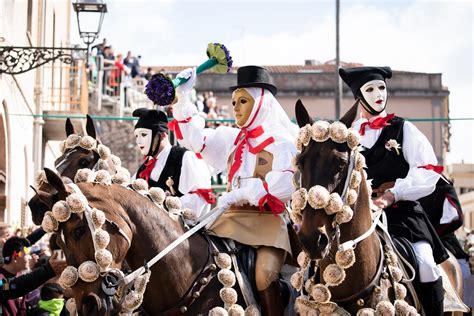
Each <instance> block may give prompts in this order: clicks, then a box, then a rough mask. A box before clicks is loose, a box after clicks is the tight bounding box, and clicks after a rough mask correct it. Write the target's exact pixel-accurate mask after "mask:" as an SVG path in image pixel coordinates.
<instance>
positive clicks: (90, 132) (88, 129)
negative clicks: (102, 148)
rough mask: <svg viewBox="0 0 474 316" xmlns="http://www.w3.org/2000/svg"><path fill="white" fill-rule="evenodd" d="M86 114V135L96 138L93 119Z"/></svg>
mask: <svg viewBox="0 0 474 316" xmlns="http://www.w3.org/2000/svg"><path fill="white" fill-rule="evenodd" d="M86 116H87V123H86V132H87V135H89V136H90V137H92V138H94V139H96V132H95V126H94V121H93V120H92V117H90V115H89V114H87V115H86Z"/></svg>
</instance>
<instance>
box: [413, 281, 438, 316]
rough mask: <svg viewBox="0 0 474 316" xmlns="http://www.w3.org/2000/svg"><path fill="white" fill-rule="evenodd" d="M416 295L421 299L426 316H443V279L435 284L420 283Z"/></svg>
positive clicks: (434, 282)
mask: <svg viewBox="0 0 474 316" xmlns="http://www.w3.org/2000/svg"><path fill="white" fill-rule="evenodd" d="M416 294H417V295H418V298H419V299H420V302H421V305H422V306H423V310H424V311H425V315H427V316H438V315H443V311H444V306H443V301H444V290H443V280H442V278H441V277H440V278H439V279H438V280H436V281H433V282H428V283H419V284H418V291H417V293H416Z"/></svg>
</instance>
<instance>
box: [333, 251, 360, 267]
mask: <svg viewBox="0 0 474 316" xmlns="http://www.w3.org/2000/svg"><path fill="white" fill-rule="evenodd" d="M355 261H356V257H355V253H354V249H352V248H350V249H347V250H345V251H338V252H336V264H337V265H338V266H340V267H341V268H343V269H348V268H350V267H352V266H353V265H354V263H355Z"/></svg>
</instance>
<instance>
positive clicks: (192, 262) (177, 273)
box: [38, 169, 245, 315]
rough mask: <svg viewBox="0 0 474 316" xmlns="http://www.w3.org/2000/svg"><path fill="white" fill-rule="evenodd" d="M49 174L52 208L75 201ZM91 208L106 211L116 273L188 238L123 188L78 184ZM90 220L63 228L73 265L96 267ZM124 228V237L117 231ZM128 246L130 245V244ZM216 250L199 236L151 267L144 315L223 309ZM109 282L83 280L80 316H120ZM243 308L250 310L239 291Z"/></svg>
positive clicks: (75, 218) (78, 287) (75, 219)
mask: <svg viewBox="0 0 474 316" xmlns="http://www.w3.org/2000/svg"><path fill="white" fill-rule="evenodd" d="M45 174H46V177H47V180H48V185H50V186H51V187H52V188H54V190H55V191H56V192H57V194H54V195H51V194H47V193H45V192H43V191H38V195H39V196H40V198H41V199H42V201H43V202H44V203H45V204H46V205H48V206H49V207H52V205H54V203H56V202H57V201H59V200H64V199H66V197H67V196H69V195H70V193H71V189H70V187H66V185H65V184H64V183H63V181H62V179H61V178H60V177H59V176H57V175H56V174H55V173H54V172H52V171H51V170H49V169H45ZM77 186H78V187H79V189H80V190H81V192H82V194H84V196H85V197H86V198H87V200H88V203H89V205H90V206H91V207H93V208H97V209H100V210H102V211H103V212H104V213H105V216H106V219H107V220H106V223H105V225H104V226H103V229H104V230H106V231H108V232H109V234H110V243H109V244H108V246H107V249H108V250H109V251H110V252H111V253H112V254H113V262H112V264H111V267H112V268H117V269H120V268H121V267H122V263H123V261H124V260H126V262H127V264H128V265H129V267H130V268H131V269H133V270H135V269H138V268H140V267H142V266H143V265H144V262H146V261H149V260H150V259H151V258H153V257H154V256H155V255H156V254H158V253H159V252H160V251H161V250H163V249H164V248H165V247H166V246H167V245H169V244H170V243H171V242H173V241H174V240H175V239H177V238H178V237H179V236H181V235H182V234H184V233H185V232H186V228H185V227H184V226H183V225H182V224H181V223H180V222H179V221H177V220H176V219H173V218H172V216H170V214H169V213H168V212H167V211H166V210H165V209H164V208H162V207H159V206H157V205H156V204H155V203H153V202H151V200H150V199H148V198H147V197H144V196H143V195H141V194H139V193H137V192H135V191H132V190H130V189H128V188H126V187H124V186H122V185H117V184H112V185H104V184H98V183H78V184H77ZM88 227H89V226H88V223H87V219H86V216H82V215H81V214H75V213H73V214H72V215H71V217H70V219H69V220H67V221H66V222H62V223H60V224H59V227H58V230H57V236H58V237H57V243H58V245H59V246H60V247H61V249H62V250H63V251H64V254H65V257H66V261H67V263H68V264H69V265H72V266H75V267H78V266H79V265H80V264H81V263H83V262H85V261H87V260H92V261H94V245H93V242H92V234H91V231H90V229H88ZM119 227H120V228H121V231H120V230H119V229H118V228H119ZM127 240H129V241H130V243H129V242H128V241H127ZM215 255H216V252H215V250H214V249H213V248H212V247H211V245H210V243H209V241H208V239H207V237H206V236H205V235H203V234H194V235H192V236H191V237H190V238H189V239H187V240H185V241H184V242H182V243H181V244H180V245H179V246H177V247H176V248H175V249H173V251H172V252H170V253H169V254H167V255H166V256H165V257H164V258H163V259H162V260H161V261H158V262H157V263H156V264H155V265H153V266H152V267H150V271H151V278H150V281H149V284H148V287H147V290H146V292H145V293H144V297H143V305H142V310H143V312H145V314H147V315H176V314H183V315H197V314H200V313H203V314H207V312H208V311H209V310H211V309H212V308H213V307H215V306H218V305H222V304H223V303H222V301H220V299H219V291H220V290H221V285H220V283H219V281H218V280H217V279H218V278H217V277H216V275H217V272H218V271H216V265H215V263H214V261H213V257H214V256H215ZM105 278H106V276H104V275H103V276H101V277H99V278H98V279H97V280H96V281H94V282H91V283H87V282H84V281H81V280H79V281H78V282H77V283H76V284H75V285H74V286H73V287H72V288H71V289H72V291H73V297H74V299H75V302H76V306H77V311H78V314H79V315H106V314H107V315H116V314H117V313H118V309H119V308H120V306H121V305H120V302H118V301H117V300H114V302H113V303H112V304H109V303H108V302H109V301H110V298H109V297H108V295H107V294H106V293H105V292H104V290H103V283H104V280H105ZM236 290H237V293H238V297H239V300H238V301H237V303H238V304H240V305H242V304H245V303H244V302H243V300H242V295H241V292H240V290H239V289H238V288H237V289H236Z"/></svg>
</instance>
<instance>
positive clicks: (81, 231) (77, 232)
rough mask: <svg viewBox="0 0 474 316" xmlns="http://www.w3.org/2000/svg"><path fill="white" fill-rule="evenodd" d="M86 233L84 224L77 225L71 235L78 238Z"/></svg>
mask: <svg viewBox="0 0 474 316" xmlns="http://www.w3.org/2000/svg"><path fill="white" fill-rule="evenodd" d="M85 233H86V228H85V226H79V227H77V228H76V229H74V232H73V235H74V239H75V240H79V239H80V238H81V237H82V236H83V235H84V234H85Z"/></svg>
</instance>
